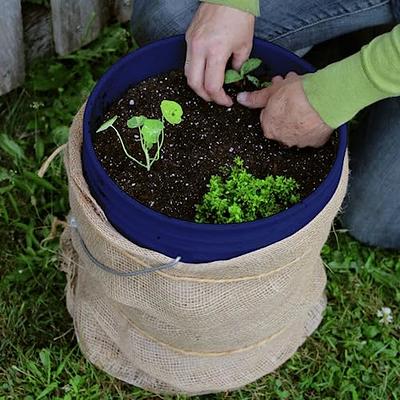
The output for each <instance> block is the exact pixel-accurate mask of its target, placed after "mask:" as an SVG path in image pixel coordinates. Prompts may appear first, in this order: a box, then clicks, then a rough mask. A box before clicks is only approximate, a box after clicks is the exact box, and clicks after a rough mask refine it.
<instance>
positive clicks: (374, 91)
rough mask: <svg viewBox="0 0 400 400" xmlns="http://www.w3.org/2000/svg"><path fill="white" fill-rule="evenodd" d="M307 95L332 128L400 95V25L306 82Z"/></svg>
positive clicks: (305, 78)
mask: <svg viewBox="0 0 400 400" xmlns="http://www.w3.org/2000/svg"><path fill="white" fill-rule="evenodd" d="M303 85H304V90H305V93H306V96H307V98H308V100H309V102H310V103H311V105H312V106H313V107H314V109H315V110H316V111H317V112H318V113H319V115H320V116H321V118H322V119H323V120H324V121H325V123H326V124H328V125H329V126H330V127H332V128H337V127H338V126H340V125H341V124H343V123H345V122H347V121H349V120H350V119H351V118H353V117H354V116H355V115H356V114H357V113H358V112H359V111H360V110H362V109H363V108H365V107H367V106H368V105H370V104H372V103H375V102H377V101H379V100H382V99H385V98H388V97H395V96H400V25H397V26H396V27H395V28H394V29H393V30H392V31H391V32H389V33H385V34H383V35H381V36H378V37H377V38H375V39H374V40H373V41H372V42H371V43H369V44H368V45H366V46H364V47H363V48H362V49H361V50H360V51H359V52H358V53H356V54H354V55H352V56H350V57H348V58H345V59H344V60H342V61H339V62H337V63H334V64H331V65H328V66H327V67H326V68H323V69H321V70H319V71H317V72H315V73H313V74H307V75H305V76H304V79H303Z"/></svg>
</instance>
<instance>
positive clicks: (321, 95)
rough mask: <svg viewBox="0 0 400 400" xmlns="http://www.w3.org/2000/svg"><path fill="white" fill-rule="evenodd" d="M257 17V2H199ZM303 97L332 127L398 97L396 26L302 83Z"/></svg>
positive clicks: (399, 59) (398, 38) (398, 35)
mask: <svg viewBox="0 0 400 400" xmlns="http://www.w3.org/2000/svg"><path fill="white" fill-rule="evenodd" d="M201 1H205V2H207V3H213V4H222V5H226V6H230V7H234V8H237V9H240V10H243V11H247V12H249V13H251V14H254V15H256V16H258V15H259V14H260V7H259V0H201ZM303 84H304V90H305V92H306V95H307V98H308V100H309V101H310V103H311V105H312V106H313V107H314V109H315V110H316V111H317V112H318V113H319V115H320V116H321V118H322V119H323V120H324V121H325V123H327V124H328V125H329V126H331V127H332V128H337V127H338V126H340V125H341V124H342V123H344V122H347V121H349V120H350V119H351V118H353V117H354V115H356V114H357V113H358V112H359V111H360V110H362V109H363V108H365V107H367V106H368V105H370V104H372V103H375V102H377V101H379V100H382V99H385V98H388V97H394V96H400V25H397V26H396V27H395V28H394V29H393V30H392V31H391V32H390V33H386V34H384V35H381V36H379V37H377V38H376V39H374V40H373V41H372V42H371V43H370V44H368V45H366V46H364V47H363V48H362V49H361V50H360V51H359V52H358V53H356V54H354V55H352V56H351V57H348V58H345V59H344V60H342V61H339V62H337V63H334V64H331V65H328V66H327V67H326V68H324V69H321V70H319V71H317V72H315V73H313V74H307V75H305V77H304V80H303Z"/></svg>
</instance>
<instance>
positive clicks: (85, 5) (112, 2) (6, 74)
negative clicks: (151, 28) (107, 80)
mask: <svg viewBox="0 0 400 400" xmlns="http://www.w3.org/2000/svg"><path fill="white" fill-rule="evenodd" d="M49 5H50V7H46V6H38V5H36V4H31V3H29V2H24V1H21V0H1V10H0V95H2V94H5V93H7V92H9V91H11V90H13V89H14V88H16V87H18V86H19V85H21V84H22V83H23V82H24V79H25V67H26V65H27V64H29V62H31V61H32V60H33V59H35V58H38V57H43V56H47V55H49V54H52V53H54V52H56V53H57V54H59V55H65V54H68V53H70V52H72V51H74V50H77V49H79V48H80V47H82V46H84V45H85V44H87V43H89V42H91V41H92V40H94V39H95V38H96V37H97V36H98V35H99V33H100V31H101V29H102V28H103V27H104V26H105V25H106V24H107V23H108V21H109V20H110V18H111V17H113V16H114V17H116V18H117V20H118V21H120V22H125V21H127V20H129V19H130V13H131V7H132V0H50V3H49Z"/></svg>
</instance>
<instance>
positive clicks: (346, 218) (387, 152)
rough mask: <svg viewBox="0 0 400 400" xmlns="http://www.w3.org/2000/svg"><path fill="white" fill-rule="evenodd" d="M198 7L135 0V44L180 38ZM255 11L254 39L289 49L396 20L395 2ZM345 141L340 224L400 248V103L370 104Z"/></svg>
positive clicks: (326, 1)
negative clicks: (346, 172) (345, 185)
mask: <svg viewBox="0 0 400 400" xmlns="http://www.w3.org/2000/svg"><path fill="white" fill-rule="evenodd" d="M198 6H199V2H198V1H197V0H173V1H172V0H152V1H149V0H134V5H133V15H132V32H133V36H134V38H135V39H136V41H137V42H138V43H139V44H140V45H142V44H145V43H148V42H151V41H154V40H157V39H161V38H163V37H166V36H171V35H176V34H179V33H184V32H185V31H186V29H187V27H188V26H189V24H190V22H191V20H192V17H193V14H194V13H195V11H196V10H197V8H198ZM260 8H261V16H260V17H258V18H257V19H256V27H255V35H256V36H258V37H261V38H264V39H267V40H269V41H271V42H273V43H276V44H278V45H281V46H283V47H286V48H288V49H290V50H292V51H297V50H300V49H303V48H305V47H308V46H312V45H315V44H318V43H321V42H324V41H326V40H328V39H332V38H334V37H337V36H340V35H343V34H345V33H349V32H354V31H357V30H360V29H363V28H367V27H372V26H377V25H383V24H390V23H395V22H396V21H400V0H260ZM352 136H353V137H352V138H351V139H352V140H351V141H350V147H349V150H350V159H351V164H350V167H351V171H352V172H351V178H350V185H349V192H348V195H347V198H346V201H345V204H344V213H343V215H342V221H343V222H344V224H345V226H346V227H347V228H348V229H349V231H350V233H351V234H352V235H353V236H354V237H355V238H357V239H358V240H360V241H362V242H364V243H367V244H370V245H375V246H379V247H384V248H397V249H400V150H399V149H400V98H392V99H388V100H384V101H381V102H379V103H377V104H375V105H373V106H371V107H370V108H369V110H368V112H367V114H366V117H365V119H364V120H363V121H362V123H361V124H360V127H359V129H358V131H357V132H353V133H352ZM396 161H397V162H396Z"/></svg>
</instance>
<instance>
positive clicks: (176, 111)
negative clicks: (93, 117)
mask: <svg viewBox="0 0 400 400" xmlns="http://www.w3.org/2000/svg"><path fill="white" fill-rule="evenodd" d="M160 108H161V113H162V119H161V120H159V119H153V118H146V117H145V116H143V115H138V116H133V117H132V118H130V119H128V121H127V122H126V125H127V126H128V128H130V129H136V128H137V129H139V134H140V135H139V136H140V145H141V147H142V150H143V153H144V156H145V162H144V163H143V162H141V161H139V160H138V159H136V158H135V157H133V156H132V155H131V154H129V152H128V150H127V149H126V146H125V144H124V141H123V140H122V137H121V134H120V133H119V131H118V129H117V128H116V127H115V126H114V123H115V121H116V120H117V119H118V116H117V115H116V116H114V117H112V118H110V119H109V120H108V121H106V122H104V124H103V125H101V126H100V128H99V129H97V131H96V132H102V131H105V130H106V129H109V128H113V129H114V131H115V133H116V134H117V136H118V139H119V141H120V142H121V145H122V149H123V151H124V153H125V154H126V156H127V157H128V158H130V159H131V160H132V161H134V162H136V163H137V164H139V165H140V166H142V167H144V168H146V169H147V171H150V168H151V166H152V165H153V164H154V162H155V161H157V160H159V159H160V151H161V148H162V146H163V143H164V127H165V124H164V120H166V121H167V122H169V123H170V124H172V125H176V124H179V123H180V122H181V121H182V115H183V111H182V107H181V106H180V105H179V104H178V103H176V102H175V101H172V100H163V101H162V102H161V105H160ZM155 145H156V146H157V149H156V151H155V154H154V155H153V156H151V154H150V151H151V150H152V149H153V147H154V146H155Z"/></svg>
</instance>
